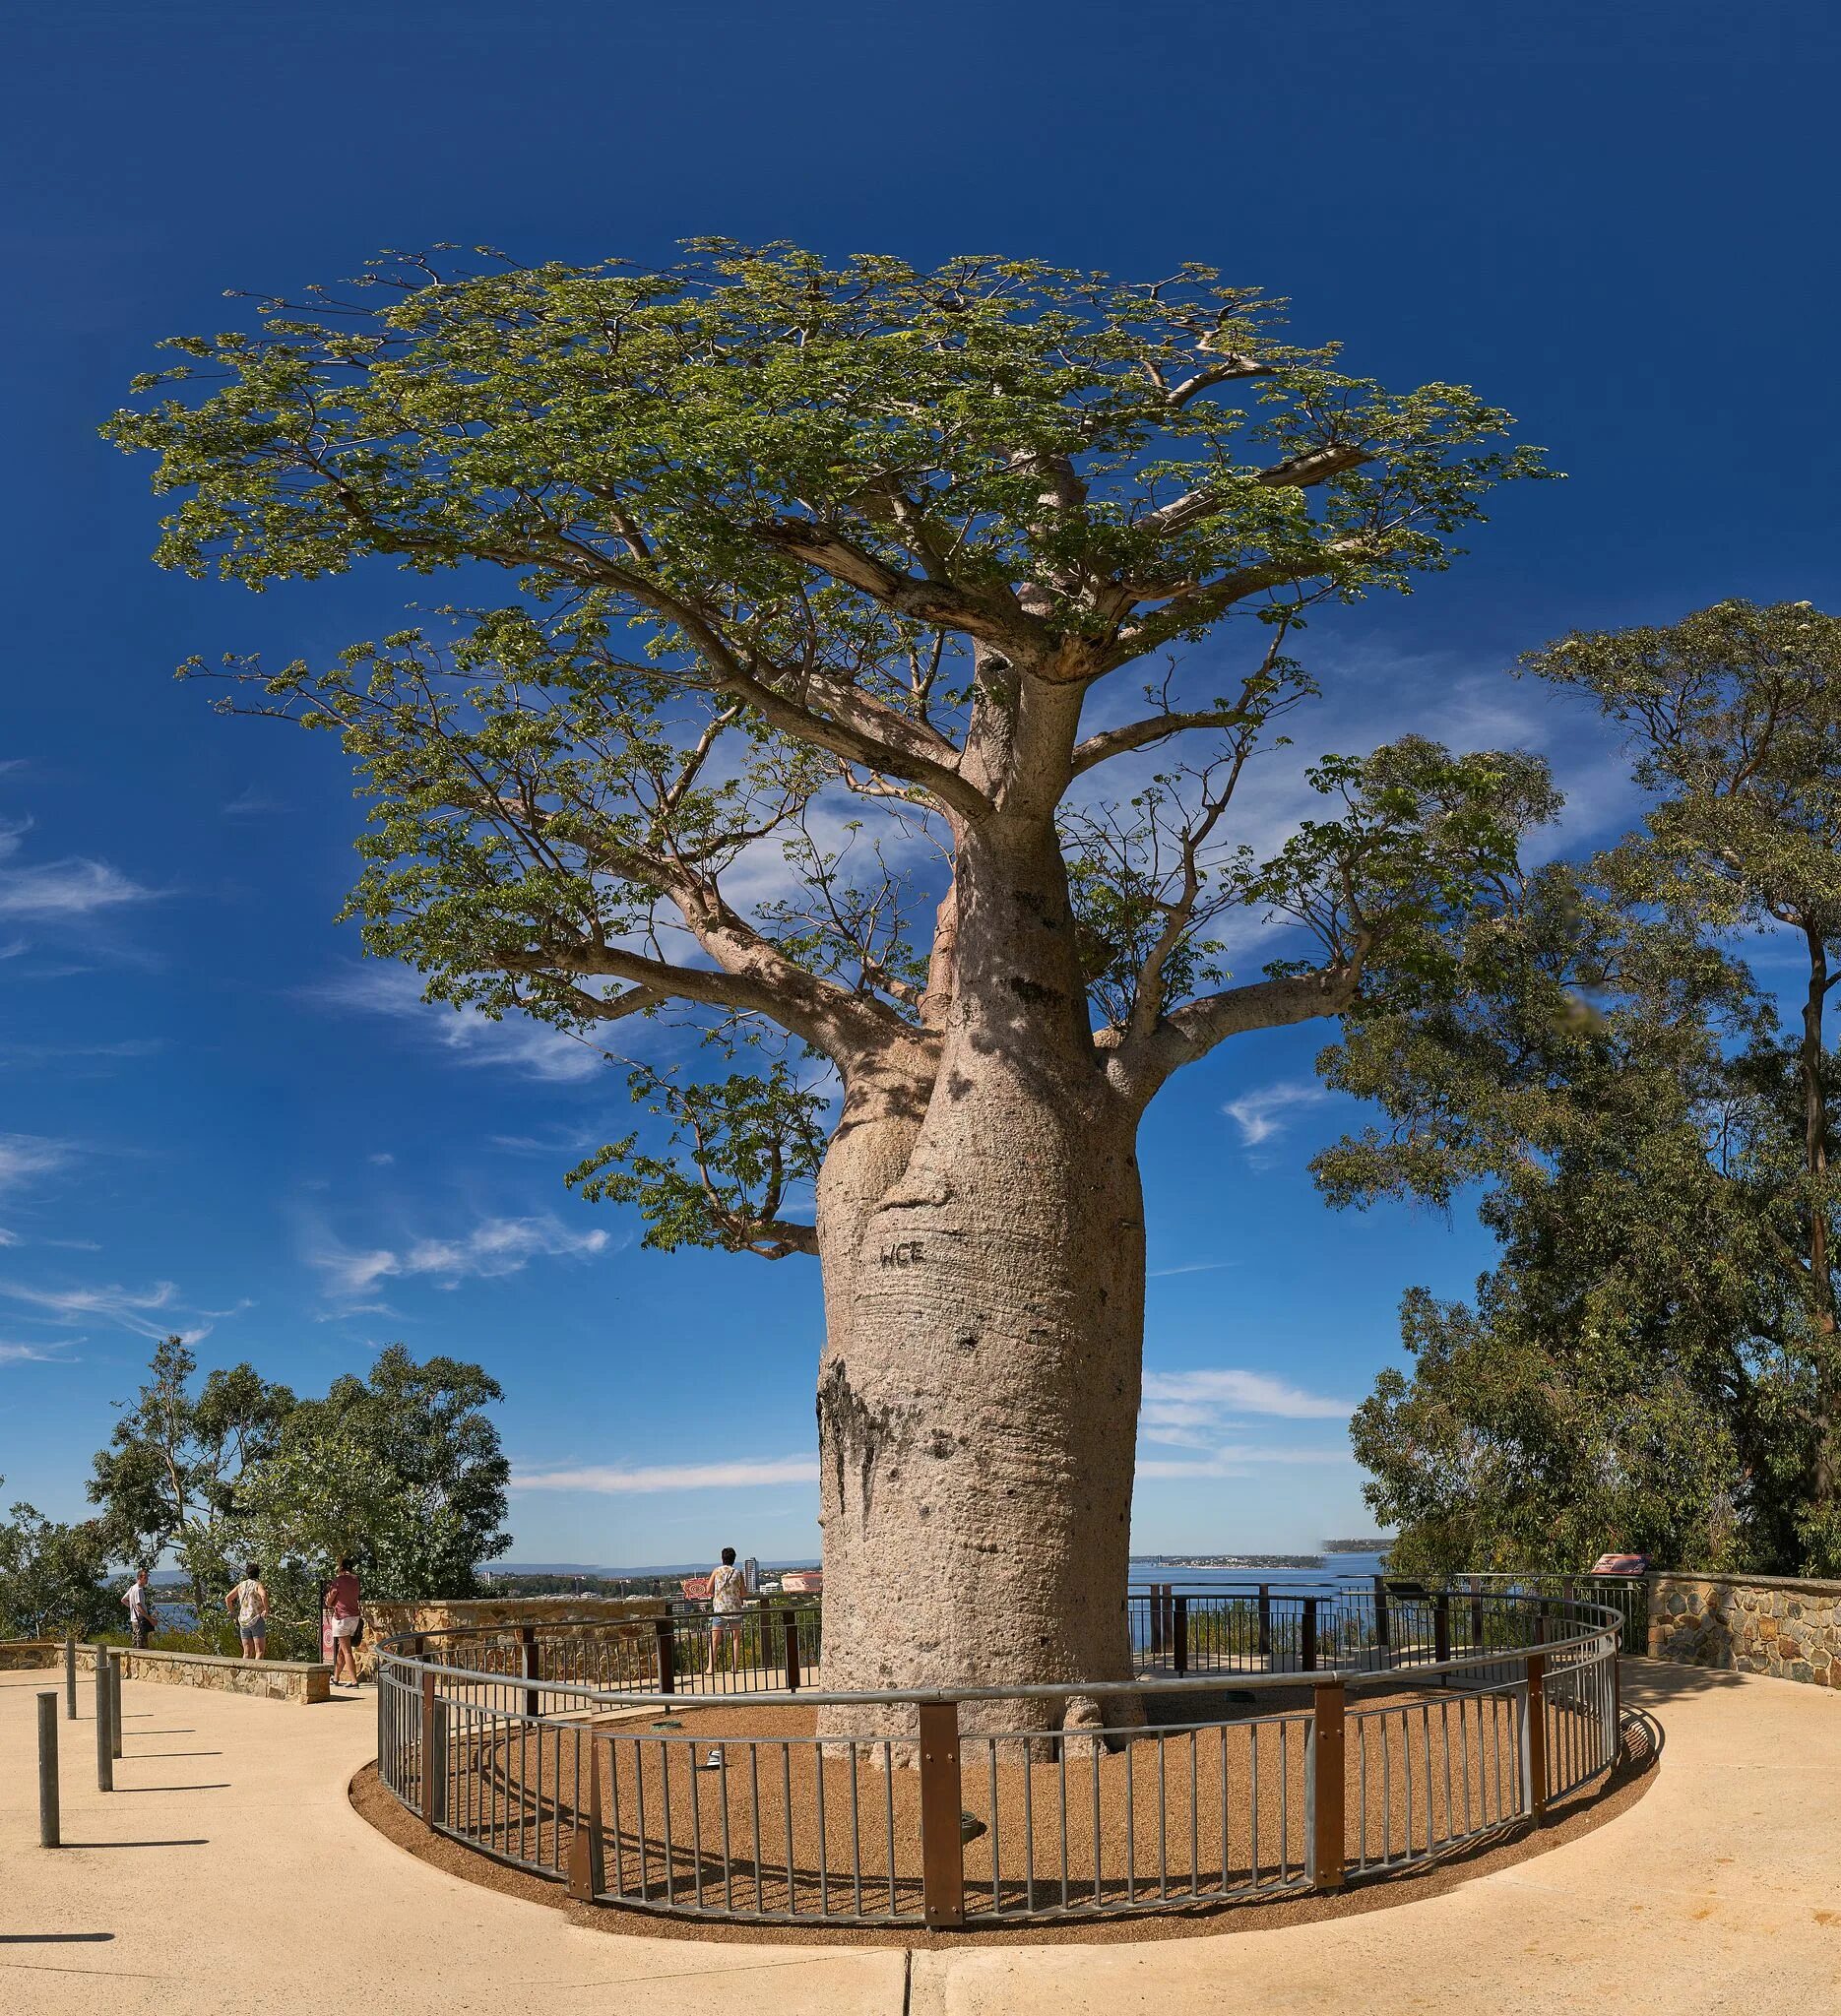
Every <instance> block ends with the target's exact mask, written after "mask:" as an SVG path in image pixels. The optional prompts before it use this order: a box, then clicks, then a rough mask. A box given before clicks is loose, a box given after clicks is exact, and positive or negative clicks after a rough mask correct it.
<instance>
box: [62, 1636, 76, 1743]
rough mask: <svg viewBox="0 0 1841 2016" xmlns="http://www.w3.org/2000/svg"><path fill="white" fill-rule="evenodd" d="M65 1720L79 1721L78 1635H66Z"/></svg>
mask: <svg viewBox="0 0 1841 2016" xmlns="http://www.w3.org/2000/svg"><path fill="white" fill-rule="evenodd" d="M64 1720H65V1721H66V1722H75V1721H76V1720H77V1634H76V1632H75V1631H69V1630H67V1631H66V1632H65V1633H64Z"/></svg>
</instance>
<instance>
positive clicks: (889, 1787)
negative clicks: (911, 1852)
mask: <svg viewBox="0 0 1841 2016" xmlns="http://www.w3.org/2000/svg"><path fill="white" fill-rule="evenodd" d="M882 1815H883V1819H884V1821H885V1823H886V1825H887V1829H888V1857H889V1916H890V1917H891V1918H896V1917H899V1916H900V1912H899V1908H898V1907H897V1905H896V1902H895V1745H894V1744H893V1743H890V1742H885V1743H884V1744H883V1745H882Z"/></svg>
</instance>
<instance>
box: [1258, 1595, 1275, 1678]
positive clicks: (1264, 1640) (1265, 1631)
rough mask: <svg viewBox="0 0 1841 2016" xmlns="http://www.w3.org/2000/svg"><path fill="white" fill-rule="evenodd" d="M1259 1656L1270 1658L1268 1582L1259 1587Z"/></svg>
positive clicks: (1270, 1627)
mask: <svg viewBox="0 0 1841 2016" xmlns="http://www.w3.org/2000/svg"><path fill="white" fill-rule="evenodd" d="M1259 1656H1260V1658H1261V1659H1270V1658H1271V1657H1272V1585H1271V1584H1270V1583H1269V1582H1262V1583H1261V1584H1260V1585H1259Z"/></svg>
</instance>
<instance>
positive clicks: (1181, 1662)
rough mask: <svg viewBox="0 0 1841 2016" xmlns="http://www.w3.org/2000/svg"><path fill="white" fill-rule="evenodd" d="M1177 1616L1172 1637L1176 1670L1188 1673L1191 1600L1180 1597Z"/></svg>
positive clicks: (1177, 1601)
mask: <svg viewBox="0 0 1841 2016" xmlns="http://www.w3.org/2000/svg"><path fill="white" fill-rule="evenodd" d="M1174 1610H1175V1615H1174V1620H1173V1628H1172V1632H1171V1636H1172V1639H1173V1641H1174V1645H1175V1651H1176V1670H1177V1672H1179V1673H1186V1672H1187V1671H1188V1670H1189V1599H1188V1598H1187V1597H1186V1596H1179V1597H1177V1598H1176V1600H1175V1604H1174Z"/></svg>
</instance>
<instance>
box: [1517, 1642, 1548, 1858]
mask: <svg viewBox="0 0 1841 2016" xmlns="http://www.w3.org/2000/svg"><path fill="white" fill-rule="evenodd" d="M1546 1636H1547V1620H1546V1618H1545V1617H1540V1616H1537V1617H1536V1618H1535V1620H1534V1642H1535V1643H1536V1644H1537V1645H1539V1644H1541V1643H1542V1641H1543V1640H1544V1639H1545V1638H1546ZM1527 1717H1528V1719H1527V1725H1526V1727H1527V1745H1526V1748H1525V1749H1524V1751H1523V1753H1522V1772H1523V1776H1524V1779H1525V1784H1524V1787H1523V1790H1524V1792H1525V1794H1526V1796H1527V1801H1528V1817H1529V1818H1530V1819H1531V1820H1532V1821H1533V1822H1534V1824H1535V1825H1536V1826H1537V1827H1539V1826H1541V1825H1542V1824H1543V1823H1544V1822H1545V1820H1546V1819H1547V1655H1546V1654H1545V1653H1541V1652H1531V1653H1529V1655H1528V1707H1527Z"/></svg>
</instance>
